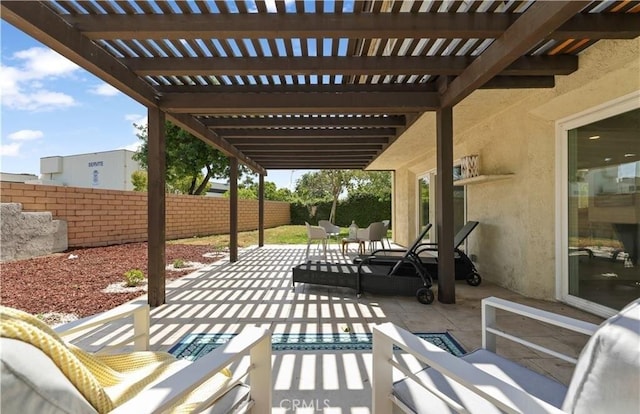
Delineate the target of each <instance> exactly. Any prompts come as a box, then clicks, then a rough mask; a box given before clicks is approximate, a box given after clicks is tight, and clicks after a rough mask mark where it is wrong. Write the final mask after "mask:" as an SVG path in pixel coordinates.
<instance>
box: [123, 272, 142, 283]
mask: <svg viewBox="0 0 640 414" xmlns="http://www.w3.org/2000/svg"><path fill="white" fill-rule="evenodd" d="M124 280H125V281H126V284H127V286H128V287H134V286H138V284H140V282H142V281H143V280H144V273H142V270H140V269H131V270H127V271H126V272H124Z"/></svg>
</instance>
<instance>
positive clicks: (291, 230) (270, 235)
mask: <svg viewBox="0 0 640 414" xmlns="http://www.w3.org/2000/svg"><path fill="white" fill-rule="evenodd" d="M348 234H349V231H348V229H347V228H343V229H342V232H341V233H340V236H338V240H340V239H341V238H342V237H347V235H348ZM167 243H170V244H195V245H208V246H213V247H214V248H215V249H222V248H225V247H228V246H229V235H228V234H216V235H213V236H205V237H192V238H189V239H179V240H171V241H168V242H167ZM264 243H265V244H307V228H306V226H298V225H288V226H280V227H274V228H271V229H265V230H264ZM330 243H332V244H335V243H338V241H336V239H335V238H332V239H331V240H330ZM256 244H258V231H257V230H253V231H243V232H240V233H238V247H248V246H252V245H256Z"/></svg>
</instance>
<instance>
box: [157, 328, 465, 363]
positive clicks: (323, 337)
mask: <svg viewBox="0 0 640 414" xmlns="http://www.w3.org/2000/svg"><path fill="white" fill-rule="evenodd" d="M235 335H236V334H229V333H216V334H209V333H192V334H188V335H186V336H185V337H184V338H182V339H181V340H180V342H178V343H177V344H176V345H174V346H173V347H172V348H171V349H170V350H169V353H170V354H172V355H173V356H175V357H176V358H180V359H187V360H189V361H193V360H196V359H198V358H200V357H201V356H203V355H205V354H206V353H208V352H209V351H211V350H212V349H215V348H217V347H219V346H220V345H223V344H225V343H226V342H228V341H229V340H230V339H231V338H233V337H234V336H235ZM414 335H416V336H419V337H420V338H422V339H425V340H427V341H429V342H431V343H432V344H434V345H437V346H438V347H440V348H442V349H444V350H445V351H447V352H449V353H450V354H452V355H455V356H461V355H464V354H465V350H464V348H462V346H461V345H460V344H459V343H458V341H456V340H455V338H454V337H453V336H452V335H451V334H450V333H449V332H436V333H415V334H414ZM371 337H372V334H370V333H362V334H356V333H335V334H308V333H307V334H295V333H284V334H272V335H271V344H272V349H273V350H274V351H317V350H321V351H327V350H360V351H362V350H370V349H371Z"/></svg>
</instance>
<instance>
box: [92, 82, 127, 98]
mask: <svg viewBox="0 0 640 414" xmlns="http://www.w3.org/2000/svg"><path fill="white" fill-rule="evenodd" d="M89 92H91V93H93V94H95V95H102V96H116V95H117V94H119V93H120V91H119V90H117V89H116V88H114V87H113V86H111V85H109V84H108V83H102V84H100V85H95V86H94V87H92V88H91V89H89Z"/></svg>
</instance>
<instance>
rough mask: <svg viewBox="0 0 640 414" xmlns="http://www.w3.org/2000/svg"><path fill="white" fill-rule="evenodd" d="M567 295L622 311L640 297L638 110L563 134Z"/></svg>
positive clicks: (639, 115) (639, 138) (639, 133)
mask: <svg viewBox="0 0 640 414" xmlns="http://www.w3.org/2000/svg"><path fill="white" fill-rule="evenodd" d="M566 145H567V147H566V148H567V150H566V154H567V160H566V161H567V162H566V165H567V167H566V168H567V169H566V174H567V175H566V179H567V187H566V188H567V195H566V197H567V199H566V209H567V210H566V223H565V225H566V234H567V245H568V251H566V253H565V254H566V255H567V261H566V263H567V275H566V276H565V277H566V280H565V290H566V292H565V294H566V295H567V296H568V297H572V298H578V299H580V300H584V301H587V302H590V303H594V304H596V305H598V306H603V307H605V308H610V309H614V310H618V309H621V308H622V307H623V306H624V305H625V304H627V303H628V302H630V301H631V300H633V299H635V298H638V297H640V263H639V262H638V256H639V254H640V109H633V110H627V111H624V112H622V113H619V114H616V115H612V116H606V117H605V118H603V119H598V120H596V121H593V122H588V123H586V124H584V125H580V126H576V127H572V128H567V130H566Z"/></svg>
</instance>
